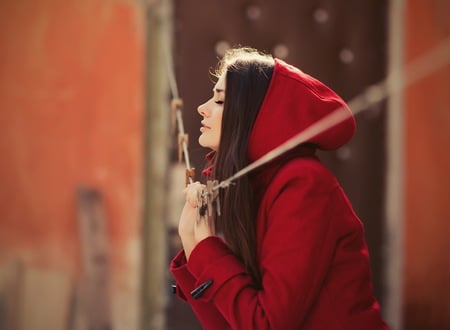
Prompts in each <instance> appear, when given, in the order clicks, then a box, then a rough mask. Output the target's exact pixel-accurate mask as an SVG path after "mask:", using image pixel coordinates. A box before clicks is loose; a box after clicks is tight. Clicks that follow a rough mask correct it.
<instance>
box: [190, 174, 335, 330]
mask: <svg viewBox="0 0 450 330" xmlns="http://www.w3.org/2000/svg"><path fill="white" fill-rule="evenodd" d="M285 172H286V174H287V175H285V176H284V175H283V174H282V175H281V176H280V175H279V176H278V179H277V184H276V185H274V186H272V187H271V188H269V191H268V194H269V198H268V200H269V201H267V202H263V204H262V205H263V206H262V207H263V209H262V210H260V212H262V213H263V215H261V214H260V216H259V218H258V219H259V220H258V221H260V220H261V216H263V218H264V226H265V229H264V230H265V233H264V235H263V241H262V242H261V245H260V248H259V249H260V250H259V254H260V255H259V260H260V269H261V274H262V289H260V290H257V289H255V287H254V284H253V283H252V280H251V277H250V276H249V275H248V274H247V272H246V271H245V268H244V266H243V265H242V264H241V263H240V262H239V260H238V259H237V258H236V257H235V256H234V255H233V254H232V252H231V251H230V250H229V249H228V248H227V246H226V245H225V243H224V242H222V241H221V240H220V239H218V238H216V237H211V238H207V239H205V240H203V241H202V242H200V243H199V244H198V245H197V246H196V247H195V248H194V250H193V251H192V253H191V257H190V259H189V262H188V263H187V269H188V271H189V273H190V274H192V276H193V278H194V279H195V285H194V286H198V285H200V284H202V283H204V282H206V281H208V280H213V284H212V285H211V286H210V287H209V288H208V289H207V290H205V292H204V294H203V295H202V296H201V297H200V298H199V299H198V300H197V301H201V302H204V303H210V304H214V305H215V307H216V308H217V310H218V311H219V312H220V313H221V315H223V317H224V318H225V320H226V321H227V322H228V323H229V324H230V326H231V327H232V328H233V329H259V330H262V329H298V328H300V326H301V324H302V323H303V321H304V320H305V317H306V315H307V313H308V311H309V310H310V308H311V306H312V305H313V304H314V302H315V297H317V296H318V292H319V291H320V288H321V284H322V283H323V281H324V278H325V276H326V274H327V271H328V269H329V266H330V264H331V260H332V258H333V254H334V250H335V242H336V238H335V234H334V233H333V230H332V226H331V224H330V221H331V219H332V217H333V216H332V215H333V213H334V212H335V206H336V205H334V204H335V203H341V201H342V199H341V198H334V197H333V196H334V195H335V194H337V193H338V191H339V189H338V186H337V183H336V182H335V181H334V180H332V179H329V180H327V179H326V178H327V177H330V175H328V174H327V175H326V176H323V175H324V173H322V172H321V171H320V170H319V171H317V170H313V171H308V169H304V171H300V173H303V174H302V175H295V176H294V177H292V175H289V174H290V172H291V171H289V170H287V171H285ZM297 173H298V172H297ZM324 178H325V179H324ZM338 201H339V202H338ZM200 313H202V311H200ZM206 328H207V329H208V327H206ZM216 329H219V328H216Z"/></svg>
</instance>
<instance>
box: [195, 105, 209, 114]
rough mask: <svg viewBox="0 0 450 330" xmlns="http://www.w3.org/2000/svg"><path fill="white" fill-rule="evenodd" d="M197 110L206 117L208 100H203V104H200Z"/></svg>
mask: <svg viewBox="0 0 450 330" xmlns="http://www.w3.org/2000/svg"><path fill="white" fill-rule="evenodd" d="M197 112H198V113H199V114H200V115H201V116H203V117H208V114H209V111H208V102H205V103H203V104H200V105H199V106H198V107H197Z"/></svg>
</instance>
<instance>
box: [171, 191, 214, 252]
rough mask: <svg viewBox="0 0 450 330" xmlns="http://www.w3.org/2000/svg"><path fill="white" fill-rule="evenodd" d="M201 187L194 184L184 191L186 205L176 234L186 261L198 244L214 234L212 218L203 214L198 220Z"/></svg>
mask: <svg viewBox="0 0 450 330" xmlns="http://www.w3.org/2000/svg"><path fill="white" fill-rule="evenodd" d="M203 187H204V186H203V185H202V184H200V183H199V182H195V183H191V184H189V185H188V186H187V187H186V188H185V189H184V194H185V196H186V203H185V204H184V207H183V211H182V212H181V216H180V222H179V224H178V234H179V235H180V238H181V242H182V244H183V248H184V253H185V255H186V258H187V259H189V256H190V254H191V251H192V250H193V249H194V247H195V245H197V243H198V242H200V241H201V240H203V239H205V238H207V237H209V236H213V235H214V234H215V229H214V219H213V217H208V215H207V214H205V215H204V216H202V217H200V218H199V215H198V206H199V205H198V196H199V194H200V192H201V190H202V189H203Z"/></svg>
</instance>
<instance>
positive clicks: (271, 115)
mask: <svg viewBox="0 0 450 330" xmlns="http://www.w3.org/2000/svg"><path fill="white" fill-rule="evenodd" d="M337 109H341V110H340V111H346V112H348V114H349V117H348V118H347V119H346V120H344V121H343V122H341V123H339V124H337V125H335V126H333V127H331V128H328V129H326V130H325V131H324V132H322V133H320V134H318V135H316V136H314V137H312V138H311V139H310V140H308V141H305V143H307V144H308V145H313V146H315V147H316V148H319V149H323V150H335V149H337V148H339V147H341V146H342V145H344V144H345V143H347V142H348V141H349V140H350V139H351V138H352V136H353V134H354V132H355V128H356V124H355V119H354V117H353V115H352V114H351V112H350V109H349V108H348V107H347V105H346V104H345V102H344V101H343V100H342V99H341V98H340V97H339V96H338V95H337V94H336V93H335V92H334V91H332V90H331V89H330V88H329V87H327V86H325V85H324V84H323V83H321V82H320V81H318V80H317V79H315V78H313V77H311V76H309V75H308V74H306V73H304V72H302V71H301V70H299V69H298V68H296V67H294V66H292V65H289V64H287V63H285V62H283V61H282V60H279V59H275V65H274V70H273V74H272V79H271V81H270V84H269V88H268V90H267V93H266V95H265V97H264V100H263V103H262V104H261V108H260V110H259V113H258V116H257V118H256V121H255V124H254V126H253V128H252V132H251V134H250V139H249V144H248V150H247V152H248V157H249V161H250V162H253V161H255V160H257V159H259V158H260V157H262V156H263V155H265V154H266V153H268V152H269V151H271V150H272V149H274V148H276V147H278V146H279V145H281V144H282V143H283V142H285V141H287V140H288V139H290V138H292V137H293V136H295V135H297V134H298V133H300V132H301V131H303V130H304V129H306V128H307V127H309V126H310V125H311V124H313V123H315V122H317V121H318V120H320V119H321V118H323V117H324V116H326V115H328V114H330V113H331V112H334V111H335V110H337ZM298 150H301V149H298ZM281 157H283V156H281Z"/></svg>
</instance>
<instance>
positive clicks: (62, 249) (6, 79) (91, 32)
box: [0, 0, 145, 287]
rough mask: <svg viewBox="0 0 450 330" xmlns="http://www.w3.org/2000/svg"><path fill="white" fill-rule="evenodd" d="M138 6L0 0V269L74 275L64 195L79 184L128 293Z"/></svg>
mask: <svg viewBox="0 0 450 330" xmlns="http://www.w3.org/2000/svg"><path fill="white" fill-rule="evenodd" d="M141 7H142V6H141V5H139V2H138V1H134V0H129V1H125V0H122V1H113V0H111V1H106V0H105V1H92V0H68V1H59V0H33V1H26V0H14V1H13V0H10V1H1V2H0V47H1V50H0V183H1V184H0V265H1V264H4V263H7V262H9V261H11V260H12V259H15V258H20V259H22V260H24V261H25V262H26V264H27V265H30V266H33V267H45V268H49V269H57V270H61V271H64V272H67V273H68V274H72V275H76V274H77V273H78V270H79V266H80V242H79V238H78V226H77V216H76V214H77V210H76V203H75V189H76V188H77V187H78V186H79V185H88V186H93V187H96V188H98V189H100V191H101V192H102V194H103V197H104V204H105V213H106V217H107V220H108V231H109V234H110V243H111V254H112V265H113V271H114V274H116V275H115V276H116V281H117V282H116V285H117V286H122V287H126V286H127V285H128V286H131V284H130V281H131V280H130V279H129V278H128V276H129V275H138V274H136V266H137V264H136V262H137V261H139V258H138V256H137V255H136V253H138V252H139V251H138V249H137V244H136V243H137V242H139V229H140V223H141V215H142V203H143V198H142V196H143V195H142V181H143V180H142V179H143V168H142V163H143V118H144V90H143V88H144V60H145V58H144V56H145V53H144V50H145V39H144V37H145V36H144V33H145V21H144V19H145V16H144V14H143V10H142V8H141ZM134 281H136V280H134ZM133 285H134V284H133Z"/></svg>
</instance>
